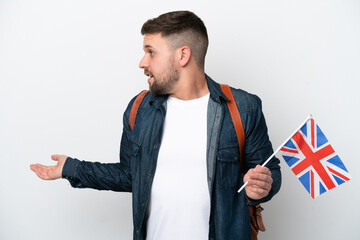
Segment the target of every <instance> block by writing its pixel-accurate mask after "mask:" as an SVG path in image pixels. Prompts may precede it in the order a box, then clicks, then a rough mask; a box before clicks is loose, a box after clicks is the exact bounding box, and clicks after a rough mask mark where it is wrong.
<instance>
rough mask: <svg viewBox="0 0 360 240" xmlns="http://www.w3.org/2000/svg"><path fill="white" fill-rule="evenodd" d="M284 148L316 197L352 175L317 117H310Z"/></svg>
mask: <svg viewBox="0 0 360 240" xmlns="http://www.w3.org/2000/svg"><path fill="white" fill-rule="evenodd" d="M280 151H281V154H282V157H283V158H284V160H285V162H286V163H287V164H288V165H289V167H290V168H291V170H292V171H293V172H294V174H295V175H296V176H297V178H298V179H299V180H300V182H301V183H302V184H303V185H304V187H305V188H306V190H307V191H308V192H309V194H310V195H311V197H312V198H316V197H318V196H319V195H321V194H323V193H325V192H327V191H329V190H330V189H333V188H335V187H337V186H338V185H340V184H343V183H344V182H346V181H349V180H350V178H351V177H350V174H349V172H348V170H347V169H346V167H345V165H344V163H343V162H342V161H341V160H340V158H339V156H338V155H337V154H336V153H335V151H334V149H333V148H332V146H331V145H330V144H329V142H328V140H327V138H326V137H325V135H324V133H323V132H322V131H321V130H320V128H319V126H318V125H317V124H316V123H315V121H314V119H313V118H310V119H309V120H308V121H307V122H306V123H305V124H304V125H303V126H302V127H301V128H300V130H299V131H297V132H296V133H295V134H294V136H293V137H292V138H291V139H290V140H289V141H288V142H287V143H286V144H285V145H284V146H283V147H282V148H281V150H280Z"/></svg>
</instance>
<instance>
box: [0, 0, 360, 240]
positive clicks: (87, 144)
mask: <svg viewBox="0 0 360 240" xmlns="http://www.w3.org/2000/svg"><path fill="white" fill-rule="evenodd" d="M125 2H126V3H125ZM129 2H130V1H88V0H86V1H85V0H83V1H74V0H73V1H70V0H62V1H45V0H38V1H35V0H34V1H25V0H24V1H20V0H18V1H17V0H12V1H10V0H8V1H7V0H0V170H1V173H0V239H5V240H8V239H39V240H42V239H54V240H56V239H87V240H91V239H117V240H119V239H131V238H132V216H131V195H130V194H129V193H114V192H105V191H102V192H99V191H96V190H89V189H85V190H79V189H73V188H71V187H70V185H69V183H68V182H67V181H65V180H58V181H52V182H45V181H42V180H40V179H38V178H37V177H36V176H35V174H34V173H32V172H31V171H30V170H29V165H30V164H31V163H35V162H39V163H43V164H52V162H51V160H50V155H51V154H54V153H62V154H67V155H70V156H73V157H77V158H79V159H86V160H90V161H101V162H116V161H118V153H119V144H120V134H121V132H122V113H123V111H124V109H125V107H126V105H127V103H128V101H129V100H130V99H131V98H132V97H133V96H134V95H135V94H137V93H138V92H140V91H141V90H142V89H146V88H147V82H146V77H145V76H144V75H143V71H142V70H140V69H139V68H138V63H139V61H140V59H141V57H142V54H143V51H142V36H141V34H140V28H141V25H142V24H143V22H145V21H146V20H147V19H149V18H153V17H156V16H158V15H159V14H161V13H164V12H167V11H172V10H181V9H187V10H191V11H194V12H195V13H196V14H198V15H199V16H200V17H201V18H202V19H203V20H204V22H205V24H206V26H207V28H208V33H209V37H210V46H209V51H208V56H207V62H206V72H207V73H208V74H209V75H210V76H211V77H212V78H214V79H215V80H217V81H218V82H222V83H228V84H230V85H232V86H234V87H237V88H242V89H245V90H247V91H249V92H252V93H256V94H257V95H258V96H260V97H261V99H262V100H263V110H264V113H265V116H266V119H267V123H268V127H269V134H270V138H271V140H272V143H273V147H274V148H277V147H278V145H279V144H280V143H282V142H283V141H284V140H285V139H286V138H287V137H288V135H290V133H291V132H292V131H293V130H294V129H295V128H296V127H297V126H298V125H299V124H300V123H301V122H302V121H303V120H304V119H305V117H306V116H307V115H308V114H309V113H312V114H313V115H314V117H315V119H316V120H317V121H318V123H319V125H320V127H321V128H322V130H323V131H324V132H325V134H326V135H327V137H328V139H329V140H330V142H331V143H332V144H333V147H334V148H335V150H336V151H337V152H338V154H339V155H340V157H341V159H342V160H343V161H344V162H345V165H346V166H347V168H348V169H349V171H350V173H351V175H352V176H353V178H352V180H350V181H349V182H348V183H345V184H343V185H341V186H340V187H338V188H336V189H334V190H331V191H330V192H328V193H325V194H324V195H321V196H320V197H319V198H317V199H316V200H313V199H312V198H311V197H310V196H309V194H308V193H307V192H306V190H305V188H304V187H303V186H302V185H301V184H300V182H299V181H298V180H297V178H296V177H295V176H294V175H293V173H292V172H291V171H290V169H289V168H288V166H287V165H286V164H285V163H284V162H283V160H282V163H281V166H282V173H283V184H282V188H281V191H280V192H279V194H278V195H277V196H275V197H274V199H273V200H272V201H270V202H268V203H266V204H264V207H265V211H264V212H263V215H264V221H265V224H266V227H267V229H268V230H267V231H266V232H265V233H261V234H260V239H281V240H288V239H360V230H359V227H360V226H359V215H360V207H359V204H358V199H359V186H360V182H359V176H360V172H359V169H360V168H359V167H360V161H359V157H358V156H359V154H358V152H357V150H358V149H357V148H358V142H359V141H358V134H359V130H360V129H359V123H358V119H359V117H360V114H359V105H360V97H359V95H358V91H359V80H360V2H359V1H358V0H353V1H351V0H338V1H336V0H311V1H310V0H302V1H300V0H262V1H261V0H247V1H243V0H240V1H226V0H224V1H213V2H212V1H193V0H191V1H188V0H183V1H176V2H171V1H158V0H153V1H144V0H138V1H133V2H132V3H129Z"/></svg>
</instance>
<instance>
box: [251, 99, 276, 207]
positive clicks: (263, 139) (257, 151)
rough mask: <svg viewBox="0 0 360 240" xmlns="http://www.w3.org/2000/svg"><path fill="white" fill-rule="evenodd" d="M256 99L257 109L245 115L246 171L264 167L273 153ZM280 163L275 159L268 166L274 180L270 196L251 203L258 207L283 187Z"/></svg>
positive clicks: (258, 100)
mask: <svg viewBox="0 0 360 240" xmlns="http://www.w3.org/2000/svg"><path fill="white" fill-rule="evenodd" d="M254 97H255V100H256V101H255V102H256V104H255V106H256V107H255V108H254V109H252V110H251V111H248V112H247V114H245V117H246V118H247V119H246V124H245V126H244V128H245V139H246V140H245V146H244V163H245V168H246V170H249V169H250V168H255V167H256V165H262V164H263V163H264V162H265V161H266V160H267V159H268V158H269V157H270V156H271V154H272V153H273V149H272V145H271V142H270V140H269V136H268V130H267V126H266V122H265V118H264V114H263V112H262V108H261V100H260V98H258V97H257V96H254ZM279 164H280V161H279V159H277V158H276V157H273V158H272V159H271V161H269V163H268V164H267V165H266V167H267V168H269V170H270V171H271V177H272V179H273V183H272V188H271V190H270V192H269V194H268V195H267V196H266V197H264V198H263V199H260V200H258V201H252V200H250V201H249V203H250V204H252V205H256V204H258V203H261V202H266V201H269V200H270V199H271V198H272V197H273V196H274V195H275V194H276V193H277V192H278V191H279V190H280V186H281V172H280V165H279Z"/></svg>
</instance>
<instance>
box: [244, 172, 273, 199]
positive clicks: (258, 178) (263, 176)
mask: <svg viewBox="0 0 360 240" xmlns="http://www.w3.org/2000/svg"><path fill="white" fill-rule="evenodd" d="M244 182H248V184H247V186H246V187H245V191H246V195H247V196H248V197H249V198H251V199H253V200H259V199H261V198H263V197H266V196H267V195H268V194H269V191H270V189H271V184H272V182H273V179H272V177H271V172H270V170H269V169H268V168H267V167H261V166H260V165H257V166H256V167H255V168H252V169H250V170H249V171H248V172H247V173H246V174H245V176H244Z"/></svg>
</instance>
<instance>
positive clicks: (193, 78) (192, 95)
mask: <svg viewBox="0 0 360 240" xmlns="http://www.w3.org/2000/svg"><path fill="white" fill-rule="evenodd" d="M208 93H209V88H208V86H207V82H206V78H205V73H203V72H195V73H193V74H185V73H183V74H181V76H180V79H179V81H178V83H177V84H176V85H175V87H174V91H173V93H170V96H171V97H174V98H178V99H181V100H192V99H197V98H200V97H202V96H205V95H206V94H208Z"/></svg>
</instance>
